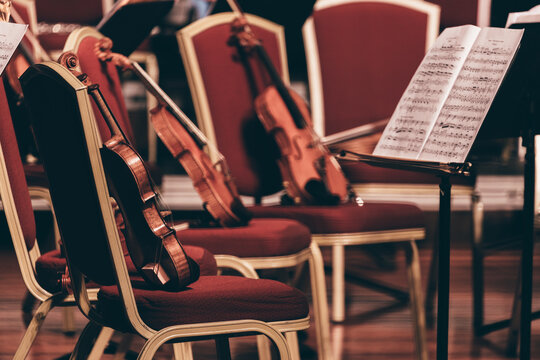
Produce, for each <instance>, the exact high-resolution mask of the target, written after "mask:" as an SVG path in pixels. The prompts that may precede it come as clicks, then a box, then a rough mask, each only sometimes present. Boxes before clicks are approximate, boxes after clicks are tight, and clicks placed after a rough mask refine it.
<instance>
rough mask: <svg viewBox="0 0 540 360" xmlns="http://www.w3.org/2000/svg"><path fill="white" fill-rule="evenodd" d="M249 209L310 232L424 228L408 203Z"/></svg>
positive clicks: (415, 208)
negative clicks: (292, 222) (296, 223)
mask: <svg viewBox="0 0 540 360" xmlns="http://www.w3.org/2000/svg"><path fill="white" fill-rule="evenodd" d="M249 209H250V210H251V211H253V215H254V216H255V217H257V218H275V217H280V218H288V219H294V220H297V221H300V222H301V223H303V224H304V225H306V226H307V227H308V228H309V229H310V230H311V232H312V233H313V234H336V233H354V232H365V231H380V230H394V229H404V228H405V229H407V228H417V227H424V219H423V214H422V211H421V210H420V209H419V208H418V207H416V206H414V205H412V204H400V203H382V202H381V203H376V202H366V203H364V205H363V206H358V205H355V204H344V205H338V206H253V207H250V208H249Z"/></svg>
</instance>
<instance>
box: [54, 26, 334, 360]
mask: <svg viewBox="0 0 540 360" xmlns="http://www.w3.org/2000/svg"><path fill="white" fill-rule="evenodd" d="M101 38H103V35H101V34H100V33H99V32H98V31H96V30H95V29H93V28H89V27H86V28H82V29H79V30H76V31H75V32H73V33H72V34H71V35H70V36H69V38H68V40H67V42H66V46H65V48H64V50H65V51H72V52H74V53H75V54H77V55H78V57H79V63H80V66H81V69H82V71H83V72H85V73H86V74H88V76H89V78H90V79H91V80H92V81H93V82H95V83H98V84H100V89H101V92H102V93H103V95H104V97H105V99H106V100H107V102H108V104H109V106H110V107H111V110H112V111H113V113H115V114H118V115H117V119H118V121H119V122H120V124H121V125H122V126H124V125H129V121H127V120H126V119H127V114H126V115H124V112H123V111H122V108H123V107H125V105H123V100H122V92H121V89H120V87H119V86H115V85H114V84H117V83H118V82H119V80H118V72H117V69H116V68H115V67H114V65H113V64H111V63H109V64H107V65H105V66H103V64H102V63H101V62H100V61H99V60H98V59H97V57H96V55H95V53H94V46H95V43H96V42H97V41H98V40H99V39H101ZM94 113H95V114H96V118H97V122H98V128H99V130H100V134H101V136H102V138H103V139H108V138H109V137H110V134H109V129H108V128H107V126H106V125H105V123H104V120H103V118H102V116H101V114H99V112H96V111H94ZM178 234H179V236H180V237H181V238H182V241H183V243H184V244H189V245H196V246H202V247H204V248H206V249H208V250H209V251H211V252H212V253H214V254H219V255H233V256H238V257H240V258H241V259H242V260H244V261H246V262H247V263H248V264H249V265H251V266H252V267H253V268H255V269H276V268H290V267H294V266H297V265H302V264H304V263H305V262H306V261H307V262H309V268H310V279H311V287H312V291H313V304H314V306H313V312H314V314H315V316H314V318H315V324H316V333H317V344H318V354H319V358H321V359H328V358H330V357H331V355H330V346H329V327H330V325H329V321H328V305H327V299H326V285H325V282H324V281H325V280H324V267H323V261H322V257H321V254H320V250H319V248H318V246H317V244H315V243H313V242H311V234H310V233H309V230H308V229H307V228H306V227H305V226H304V225H302V224H300V223H298V222H296V221H293V220H289V219H255V220H252V221H251V222H250V223H249V224H248V225H246V226H239V227H234V228H187V229H186V228H185V226H183V225H180V227H179V228H178Z"/></svg>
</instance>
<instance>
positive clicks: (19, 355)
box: [13, 294, 65, 360]
mask: <svg viewBox="0 0 540 360" xmlns="http://www.w3.org/2000/svg"><path fill="white" fill-rule="evenodd" d="M64 297H65V295H64V294H56V295H53V296H51V297H50V298H48V299H47V300H45V301H44V302H42V303H41V304H40V305H39V306H38V308H37V309H36V312H35V313H34V317H33V318H32V321H30V324H28V328H27V329H26V332H25V333H24V336H23V338H22V340H21V342H20V344H19V347H18V348H17V352H16V353H15V356H14V357H13V359H14V360H19V359H21V360H22V359H25V358H26V356H27V355H28V352H29V351H30V348H31V347H32V344H33V343H34V340H35V339H36V336H37V334H38V332H39V329H40V328H41V325H43V322H44V321H45V318H46V317H47V314H48V313H49V311H51V309H52V308H53V307H54V306H55V305H56V303H57V302H58V301H61V300H62V299H63V298H64Z"/></svg>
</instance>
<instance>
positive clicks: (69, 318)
mask: <svg viewBox="0 0 540 360" xmlns="http://www.w3.org/2000/svg"><path fill="white" fill-rule="evenodd" d="M62 320H63V330H62V331H63V332H64V334H66V335H73V334H74V333H75V321H74V316H73V306H66V307H63V308H62Z"/></svg>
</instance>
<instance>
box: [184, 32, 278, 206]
mask: <svg viewBox="0 0 540 360" xmlns="http://www.w3.org/2000/svg"><path fill="white" fill-rule="evenodd" d="M253 30H254V32H255V33H256V34H257V36H258V37H259V38H261V39H262V42H263V43H264V46H265V48H266V50H267V52H268V54H269V55H270V58H271V59H272V61H273V62H274V64H279V57H278V54H279V52H278V47H277V42H276V37H275V35H274V34H272V33H269V32H268V31H266V30H262V29H261V28H258V27H254V29H253ZM230 35H231V33H230V24H224V25H217V26H214V27H212V28H210V29H208V30H206V31H204V32H201V33H199V34H197V35H196V36H195V37H194V38H193V43H194V46H195V51H196V54H197V58H198V61H199V64H200V71H201V75H202V78H203V82H204V85H205V87H206V94H207V97H208V99H209V106H210V112H211V116H212V121H213V124H214V127H215V132H216V134H217V145H218V148H219V149H220V151H221V152H222V153H223V154H224V155H225V157H226V158H227V161H228V163H229V165H230V168H231V171H232V173H233V174H234V176H235V182H236V185H237V187H238V191H239V192H240V193H241V194H243V195H252V196H256V195H261V196H262V195H268V194H272V193H275V192H276V191H278V190H279V189H281V188H282V185H281V176H280V173H279V170H278V168H277V164H276V162H275V153H273V151H272V149H275V147H274V145H273V143H272V141H271V139H270V138H269V137H268V135H266V133H265V131H264V129H263V127H262V125H261V123H260V122H259V120H258V119H257V117H256V115H255V110H254V108H253V100H254V99H255V97H256V96H257V95H258V92H259V91H260V90H261V89H262V88H263V84H268V76H267V74H266V73H265V72H264V69H262V68H261V66H260V63H259V62H258V61H257V59H256V58H254V57H253V56H250V57H249V59H248V63H249V69H250V70H251V72H252V74H248V73H247V71H246V67H245V66H244V64H243V63H242V60H241V59H240V58H239V55H238V50H237V48H236V47H234V46H230V45H228V39H229V37H230ZM254 60H255V61H254ZM278 68H279V67H278Z"/></svg>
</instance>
